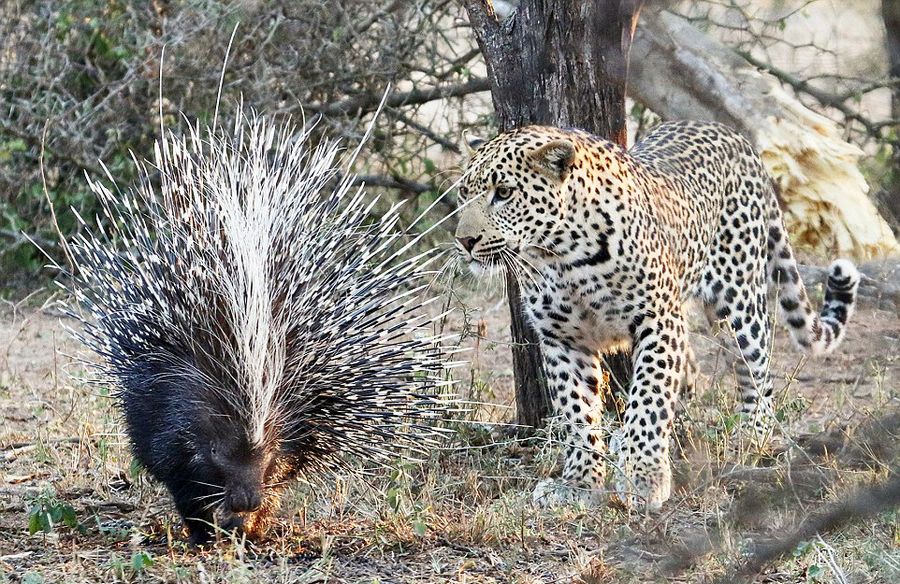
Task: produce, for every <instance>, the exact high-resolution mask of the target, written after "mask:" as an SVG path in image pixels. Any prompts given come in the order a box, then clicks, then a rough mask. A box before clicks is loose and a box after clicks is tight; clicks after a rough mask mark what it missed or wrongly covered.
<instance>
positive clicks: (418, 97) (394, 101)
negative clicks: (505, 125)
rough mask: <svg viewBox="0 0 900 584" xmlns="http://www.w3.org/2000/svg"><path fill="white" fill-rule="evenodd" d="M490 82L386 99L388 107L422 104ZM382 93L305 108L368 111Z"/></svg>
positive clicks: (324, 111)
mask: <svg viewBox="0 0 900 584" xmlns="http://www.w3.org/2000/svg"><path fill="white" fill-rule="evenodd" d="M489 89H490V84H489V83H488V80H487V79H484V78H480V77H478V78H474V79H470V80H469V81H466V82H465V83H460V84H457V85H446V86H438V87H429V88H427V89H413V90H411V91H401V92H396V93H392V94H391V95H389V96H388V98H387V100H386V101H385V105H386V106H387V107H400V106H404V105H421V104H423V103H428V102H429V101H436V100H439V99H448V98H451V97H462V96H465V95H469V94H472V93H479V92H481V91H488V90H489ZM381 98H382V96H381V94H377V93H363V94H360V95H355V96H353V97H350V98H347V99H343V100H341V101H336V102H334V103H332V104H328V105H314V104H304V106H303V108H304V109H308V110H310V111H314V112H316V113H320V114H322V115H326V116H328V115H337V114H348V113H354V112H355V113H367V112H370V111H373V110H375V108H377V107H378V104H379V103H381Z"/></svg>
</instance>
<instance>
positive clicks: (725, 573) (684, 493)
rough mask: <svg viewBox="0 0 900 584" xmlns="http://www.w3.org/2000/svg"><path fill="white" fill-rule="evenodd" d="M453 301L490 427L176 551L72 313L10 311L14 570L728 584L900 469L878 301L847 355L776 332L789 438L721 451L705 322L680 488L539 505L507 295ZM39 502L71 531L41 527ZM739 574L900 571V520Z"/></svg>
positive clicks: (886, 323)
mask: <svg viewBox="0 0 900 584" xmlns="http://www.w3.org/2000/svg"><path fill="white" fill-rule="evenodd" d="M460 294H461V296H462V297H463V298H465V299H466V303H467V304H468V305H470V306H482V307H485V309H484V310H482V311H480V312H477V311H475V312H469V313H468V314H466V315H465V316H464V313H463V311H459V312H458V313H457V315H456V316H455V317H454V319H453V320H452V321H451V322H450V325H449V326H450V327H451V328H454V329H457V330H463V329H465V330H467V331H470V332H479V333H481V334H482V336H483V337H484V338H483V339H476V338H474V337H472V336H469V337H468V338H467V339H466V340H465V341H464V343H465V344H467V345H468V346H471V347H473V351H472V352H471V353H470V355H469V356H470V358H471V359H472V363H473V366H472V368H471V370H461V371H459V372H458V376H459V377H460V378H461V379H462V382H461V384H460V387H461V389H462V390H463V392H464V393H466V394H467V396H469V397H472V398H474V399H476V400H479V401H484V402H490V403H491V404H494V405H491V406H487V405H485V406H479V407H478V408H476V411H473V412H472V413H471V414H470V417H471V418H473V419H477V420H479V422H478V423H477V424H460V425H459V427H458V432H457V434H456V436H455V438H454V439H453V440H452V441H451V442H450V443H448V444H447V445H446V448H445V449H444V450H442V451H440V452H437V453H435V454H434V456H433V457H432V458H431V459H430V460H428V461H426V462H425V463H423V464H413V463H404V464H401V465H400V466H399V468H398V470H396V471H394V472H393V473H390V474H389V473H387V472H384V471H379V472H376V473H374V475H373V476H372V477H370V478H369V479H367V480H363V479H360V478H348V480H347V481H343V482H340V483H339V484H337V485H334V487H333V488H332V489H329V490H328V491H325V492H322V491H316V490H314V489H313V488H312V487H310V486H309V485H304V484H298V485H297V486H296V487H295V488H294V489H293V490H292V491H291V492H290V493H289V494H288V495H287V497H286V500H285V504H284V506H283V509H282V513H281V523H280V525H279V529H278V530H277V531H276V533H274V534H273V536H272V538H271V539H270V540H268V541H265V542H262V543H260V544H250V543H247V542H242V541H227V540H223V541H220V542H219V543H218V544H217V545H216V546H214V547H212V548H211V549H207V550H198V549H192V548H189V547H187V546H185V545H184V544H183V543H182V541H181V539H180V537H179V533H178V531H177V529H178V521H177V516H176V515H175V513H174V510H173V508H172V506H171V505H170V503H169V501H168V498H167V496H166V494H165V493H164V491H163V490H162V489H161V488H160V487H158V486H157V485H155V484H153V483H152V482H151V481H149V480H148V478H147V477H146V476H145V475H143V474H142V473H141V472H140V471H138V470H136V469H135V468H134V467H133V466H132V463H131V458H130V455H129V452H128V449H127V445H126V444H125V442H124V439H123V435H122V434H121V429H122V426H121V424H120V421H119V419H118V414H117V412H116V409H115V404H114V402H113V401H112V400H111V399H110V398H109V397H108V395H106V394H105V393H104V392H103V391H101V390H102V388H98V387H91V386H87V385H85V384H83V383H80V382H78V381H77V377H78V374H79V369H78V366H76V365H74V364H73V363H72V359H71V358H70V357H68V356H66V355H67V354H69V353H72V352H74V351H75V350H76V348H75V347H74V346H73V344H72V342H71V341H70V340H69V339H68V337H67V335H66V333H65V332H64V331H63V329H62V326H61V324H60V322H59V320H58V318H57V317H56V316H53V315H52V314H50V313H48V312H47V311H46V310H41V309H40V308H38V307H36V306H35V305H34V301H29V302H26V303H24V304H22V305H20V306H18V307H15V308H14V307H12V306H7V307H5V308H4V310H3V312H2V315H0V416H2V418H0V419H2V431H0V432H2V433H0V456H2V463H0V464H2V466H0V469H2V473H0V582H4V581H10V582H29V583H36V582H111V581H132V582H245V581H246V582H320V581H321V582H324V581H327V582H523V583H525V582H578V583H613V582H616V583H628V582H656V581H677V582H713V581H717V580H722V579H724V580H725V581H727V582H729V583H733V582H738V581H740V580H741V578H742V577H739V576H737V575H736V574H737V572H736V571H735V570H737V569H738V568H739V567H740V566H741V565H744V564H745V563H746V557H747V555H748V554H752V553H753V552H754V550H761V549H764V547H763V545H764V543H766V542H768V541H769V540H768V539H767V538H771V537H773V536H775V537H781V536H786V535H788V534H789V533H790V532H791V531H792V530H793V529H794V527H795V526H796V525H798V523H799V522H800V521H801V520H802V519H804V518H805V517H807V516H808V515H809V514H810V513H815V512H817V511H820V510H822V509H823V508H825V507H826V506H827V504H828V503H829V502H831V501H835V500H839V499H841V498H842V497H844V496H845V495H846V494H847V493H850V492H852V491H853V490H854V489H855V488H857V487H858V486H860V485H865V484H869V483H871V482H873V481H880V480H883V479H884V478H885V477H886V476H887V474H888V469H889V467H890V466H891V465H894V464H896V462H897V455H898V447H897V444H898V442H896V441H895V438H896V437H897V436H900V427H898V422H897V420H900V415H898V412H900V397H898V389H900V384H898V380H900V319H898V317H897V315H896V314H891V313H887V312H878V311H874V310H871V309H863V310H862V311H861V312H860V313H859V314H858V316H857V317H856V319H855V321H854V322H853V326H852V328H851V329H850V332H849V335H848V339H847V342H846V343H845V345H844V346H843V348H842V349H841V350H840V351H839V353H838V354H836V355H834V356H831V357H828V358H825V359H822V360H815V361H807V360H806V359H805V358H803V357H802V356H800V355H798V354H796V353H794V352H792V351H791V350H790V349H789V346H788V343H787V341H786V338H785V335H784V334H783V333H782V332H779V334H778V338H777V339H776V347H777V349H776V359H775V363H774V365H773V369H774V374H775V376H776V380H777V387H779V388H783V390H784V391H783V392H782V394H781V397H780V401H779V404H780V413H781V416H782V425H783V437H782V438H781V439H779V440H778V441H777V442H776V443H775V445H774V447H773V450H772V451H771V452H769V453H767V454H765V455H755V454H752V453H747V452H742V451H741V450H740V448H736V447H735V445H733V444H731V445H730V444H728V442H729V440H728V435H729V434H728V432H727V431H726V430H727V428H728V427H729V425H730V424H731V423H732V422H733V420H732V419H731V417H730V416H729V415H728V412H730V411H731V408H732V403H733V399H734V397H733V394H734V392H733V380H732V379H731V378H730V376H729V374H728V372H727V371H726V369H725V367H724V364H723V363H724V359H723V356H724V349H722V348H721V347H720V344H719V342H718V341H716V340H715V339H714V338H712V337H711V336H709V335H708V334H707V333H705V332H698V333H695V334H694V339H693V342H694V346H695V350H696V353H697V355H698V357H699V358H700V360H701V367H702V369H703V373H704V375H705V376H704V378H703V380H702V382H701V385H700V394H699V395H698V396H697V398H696V399H695V400H694V401H693V402H692V403H691V404H689V405H688V406H687V408H686V411H685V413H684V415H683V416H682V423H681V424H680V428H679V438H680V441H679V448H678V456H677V459H676V461H675V476H676V483H677V488H676V490H675V494H674V496H673V498H672V500H671V501H670V502H669V503H668V504H667V505H666V506H664V508H663V510H662V512H661V513H659V514H657V515H653V516H650V517H643V516H640V515H637V514H629V513H627V512H626V511H623V510H621V509H618V508H614V507H603V508H599V509H591V510H586V509H579V508H564V509H557V510H540V509H536V508H534V507H533V506H532V505H531V503H530V492H531V488H532V487H533V486H534V483H535V482H536V480H539V479H540V478H543V477H546V476H548V475H549V474H550V473H552V472H553V471H554V470H555V468H556V462H557V454H558V448H557V445H556V440H555V437H554V435H553V433H552V432H545V433H543V434H542V435H540V436H538V437H536V438H534V439H531V440H527V441H522V440H517V439H513V438H510V437H509V433H508V432H506V431H505V430H506V428H505V427H504V426H502V425H500V424H494V423H496V422H503V421H505V420H507V419H509V418H510V417H511V416H512V412H511V410H510V408H509V406H511V400H512V398H511V394H512V392H511V383H512V378H511V370H510V364H509V356H508V351H506V350H505V347H504V343H505V342H506V340H507V337H506V335H507V332H506V308H505V304H503V303H502V301H501V299H499V298H493V297H485V296H484V295H483V294H480V293H473V292H471V291H466V290H461V291H460ZM698 328H699V326H698ZM72 375H74V376H75V377H74V378H73V377H72ZM890 414H894V416H893V417H891V416H890ZM35 509H42V510H43V511H46V512H50V513H56V514H58V515H59V517H58V519H59V520H60V523H58V524H55V525H54V526H53V527H52V529H51V530H50V531H49V533H44V532H42V531H39V532H38V533H35V534H34V535H29V534H28V527H29V519H30V517H31V516H35V517H38V514H36V513H34V512H33V511H34V510H35ZM70 509H71V511H69V510H70ZM70 513H74V517H71V516H69V514H70ZM66 519H69V523H70V524H72V525H75V527H71V526H70V525H66V521H65V520H66ZM32 521H37V519H32ZM75 522H77V524H76V523H75ZM35 525H36V526H38V525H37V524H35ZM754 578H755V579H754ZM745 579H746V580H747V581H758V582H854V583H859V582H886V583H887V582H896V581H900V519H898V515H897V514H896V512H895V511H890V512H879V513H877V514H875V515H874V516H871V517H868V518H867V519H866V520H865V521H864V522H857V523H853V524H851V525H849V526H843V527H840V528H839V529H835V530H834V531H829V532H827V533H823V534H821V536H814V537H808V538H805V539H803V540H802V541H801V542H800V543H798V544H796V545H792V546H791V551H790V552H789V553H788V554H787V555H786V556H785V557H784V558H783V559H779V560H777V561H775V562H774V563H773V564H771V565H766V566H765V568H764V569H763V572H762V575H761V576H757V577H746V578H745Z"/></svg>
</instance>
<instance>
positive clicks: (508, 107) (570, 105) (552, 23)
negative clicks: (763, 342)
mask: <svg viewBox="0 0 900 584" xmlns="http://www.w3.org/2000/svg"><path fill="white" fill-rule="evenodd" d="M640 4H641V2H640V1H638V0H582V1H579V0H524V1H523V2H522V3H521V4H520V5H519V7H518V9H517V10H516V11H515V12H514V13H513V14H512V15H510V16H508V17H507V18H505V19H503V21H502V22H501V21H500V19H499V18H498V17H497V15H496V14H495V13H494V9H493V5H492V3H491V2H489V1H485V0H466V10H467V11H468V13H469V20H470V21H471V23H472V26H473V28H474V30H475V35H476V38H477V40H478V45H479V47H480V48H481V52H482V53H483V54H484V58H485V62H486V63H487V70H488V78H489V80H490V83H491V96H492V98H493V102H494V109H495V111H496V114H497V120H498V122H499V125H500V129H501V130H509V129H511V128H515V127H517V126H522V125H527V124H547V125H553V126H562V127H577V128H583V129H586V130H589V131H591V132H593V133H595V134H597V135H599V136H602V137H604V138H607V139H609V140H613V141H615V142H618V143H619V144H622V145H625V142H626V128H625V80H626V77H627V71H628V59H627V55H628V50H629V48H630V45H631V38H632V35H633V33H634V25H635V22H636V19H637V13H638V10H639V8H640ZM507 290H508V292H509V302H510V315H511V317H512V335H513V338H512V351H513V367H514V369H513V372H514V375H515V384H516V400H517V402H516V403H517V422H518V423H519V424H523V425H527V426H539V425H541V423H542V420H543V418H544V417H545V416H546V414H547V412H549V411H550V406H549V396H548V392H547V383H546V380H545V378H544V374H543V367H542V364H541V354H540V347H539V345H538V344H537V342H538V339H537V335H536V334H535V332H534V331H533V330H532V329H531V327H530V326H529V324H528V323H527V322H526V321H525V319H524V318H523V314H522V306H521V299H520V297H519V287H518V283H517V282H516V281H515V278H514V277H512V276H509V275H508V276H507ZM607 363H608V364H609V366H610V368H611V369H612V371H610V374H611V376H612V377H614V378H615V379H616V381H618V383H619V384H621V385H622V386H624V387H627V386H628V380H629V379H630V377H631V360H630V357H629V356H628V355H620V356H610V357H607Z"/></svg>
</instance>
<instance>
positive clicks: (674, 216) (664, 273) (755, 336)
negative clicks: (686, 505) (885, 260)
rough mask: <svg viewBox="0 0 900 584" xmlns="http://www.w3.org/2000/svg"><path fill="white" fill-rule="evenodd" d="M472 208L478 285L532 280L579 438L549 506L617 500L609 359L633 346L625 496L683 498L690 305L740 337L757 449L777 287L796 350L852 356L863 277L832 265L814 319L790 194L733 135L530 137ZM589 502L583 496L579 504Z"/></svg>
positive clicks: (763, 425)
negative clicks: (509, 273)
mask: <svg viewBox="0 0 900 584" xmlns="http://www.w3.org/2000/svg"><path fill="white" fill-rule="evenodd" d="M460 195H461V198H462V199H463V200H465V201H466V202H467V203H466V204H467V206H466V208H465V209H464V210H463V211H462V213H461V215H460V219H459V226H458V230H457V233H456V235H457V245H458V247H459V248H460V251H461V253H462V254H463V256H464V258H465V260H466V261H468V262H469V263H470V265H471V267H472V268H473V269H474V270H475V271H480V270H481V269H482V268H488V267H492V266H503V267H505V268H507V269H513V270H515V271H516V272H517V273H518V275H519V281H520V284H521V286H522V296H523V300H524V303H525V307H526V312H527V314H528V316H529V318H530V320H531V322H532V324H533V325H534V327H535V328H536V330H537V331H538V333H539V337H540V339H541V349H542V352H543V356H544V364H545V370H546V374H547V377H548V380H549V383H550V386H551V389H552V392H553V406H554V408H555V409H556V413H557V414H558V415H559V416H561V417H562V418H563V419H564V421H565V423H566V424H567V427H568V437H569V438H568V446H567V453H566V461H565V467H564V470H563V480H564V483H563V484H562V485H559V486H555V487H553V488H552V489H548V488H547V484H546V483H543V484H542V485H539V487H538V489H537V490H536V492H535V495H536V497H537V498H539V499H542V500H543V501H544V502H552V501H554V500H558V499H559V498H560V497H562V498H563V499H564V500H569V499H571V498H572V497H581V498H584V496H583V494H586V495H587V496H588V499H589V500H594V499H595V498H596V495H597V494H598V493H599V492H600V491H601V490H602V489H603V481H604V476H605V471H604V468H605V463H604V459H605V458H606V456H607V455H606V451H607V445H606V441H605V440H604V438H605V435H606V432H605V430H606V429H604V428H603V427H602V423H603V412H602V403H601V402H602V399H601V396H600V395H599V392H600V389H601V380H602V371H601V364H600V363H601V356H602V355H603V354H604V353H605V352H607V351H609V350H610V349H612V348H615V347H619V346H623V345H624V346H630V347H631V348H632V350H633V365H634V376H633V380H632V383H631V387H630V389H629V390H628V395H627V397H626V400H625V401H626V404H627V405H626V410H625V414H624V419H623V425H622V427H621V429H620V430H619V432H618V436H619V439H618V440H616V442H618V443H619V447H618V448H617V450H618V464H617V465H615V466H616V468H617V469H618V472H617V480H616V489H617V491H618V492H619V494H620V497H621V498H622V499H623V500H624V501H626V502H628V503H631V504H646V505H647V506H648V507H649V508H651V509H656V508H659V506H660V505H661V504H662V503H663V502H664V501H665V500H666V499H668V498H669V494H670V489H671V487H670V483H671V471H670V464H669V437H670V434H671V429H672V421H673V415H674V408H675V403H676V400H677V399H678V396H679V394H680V393H681V391H682V390H683V386H684V385H685V384H686V383H688V380H689V378H690V377H691V374H692V371H691V368H692V366H693V358H692V353H691V350H690V348H689V346H688V343H687V329H686V325H685V317H684V314H683V309H682V304H683V302H684V301H685V300H687V299H688V298H690V297H697V298H699V299H700V300H702V302H703V303H705V305H706V307H707V308H708V314H709V315H710V316H711V318H712V319H714V320H716V321H720V322H723V323H725V324H726V326H727V328H729V329H730V331H731V333H732V335H733V338H734V340H735V342H736V345H737V348H738V350H739V353H740V356H741V358H740V359H738V360H737V362H736V364H735V370H736V373H737V378H738V383H739V386H740V387H739V389H740V393H741V399H740V402H741V403H740V411H741V412H742V413H744V414H746V417H747V418H748V419H749V420H751V421H752V425H753V426H752V427H753V428H754V429H755V431H756V434H765V432H766V431H767V427H768V425H767V420H768V419H769V418H770V416H771V414H772V411H771V410H772V403H771V402H772V381H771V379H770V377H769V375H768V367H769V354H770V338H771V337H770V330H769V329H770V325H769V317H768V311H767V305H768V300H767V291H768V286H769V284H772V285H773V286H775V287H777V289H778V304H779V307H780V311H781V318H782V321H783V322H784V323H785V324H786V325H787V326H788V328H789V329H790V331H791V333H792V336H793V339H794V341H795V342H796V345H797V346H798V347H799V348H800V349H802V350H806V351H809V352H811V353H813V354H822V353H827V352H829V351H831V350H832V349H834V347H835V346H837V345H838V343H840V341H841V339H842V337H843V335H844V331H845V328H846V327H845V325H846V323H847V320H848V319H849V318H850V315H851V313H852V312H853V307H854V301H855V295H856V289H857V286H858V283H859V274H858V272H857V270H856V268H855V267H854V266H853V264H851V263H850V262H848V261H846V260H838V261H836V262H834V263H833V264H832V265H831V268H830V271H829V279H828V286H827V289H826V296H825V305H824V307H823V308H822V311H821V313H820V314H817V313H816V312H815V311H814V310H813V308H812V307H811V305H810V302H809V300H808V298H807V295H806V292H805V290H804V287H803V283H802V281H801V280H800V277H799V273H798V271H797V265H796V261H795V260H794V257H793V252H792V250H791V247H790V245H789V243H788V240H787V237H786V234H785V230H784V224H783V221H782V215H781V211H780V209H779V207H778V204H777V201H776V196H775V192H774V189H773V182H772V180H771V178H770V177H769V176H768V174H767V173H766V171H765V169H764V167H763V164H762V162H761V161H760V159H759V157H758V156H757V155H756V153H755V152H754V151H753V148H752V147H751V145H750V144H749V143H748V142H747V141H746V140H745V139H744V138H743V137H741V136H739V135H738V134H736V133H735V132H733V131H731V130H729V129H728V128H727V127H725V126H722V125H718V124H711V123H699V122H673V123H665V124H662V125H661V126H659V127H658V128H657V129H656V130H655V131H653V132H652V133H651V134H650V135H649V136H647V138H646V139H644V140H643V141H641V142H640V143H638V144H637V145H636V146H635V147H634V148H632V149H631V150H630V151H626V150H624V149H622V148H620V147H619V146H617V145H615V144H613V143H611V142H608V141H606V140H602V139H599V138H597V137H594V136H591V135H590V134H587V133H585V132H581V131H577V130H562V129H558V128H551V127H540V126H530V127H525V128H521V129H517V130H514V131H512V132H508V133H504V134H501V135H499V136H497V137H496V138H494V139H493V140H491V141H489V142H487V143H486V144H484V145H483V146H481V147H480V148H479V149H478V150H476V151H475V152H474V153H473V156H472V159H471V161H470V163H469V165H468V168H467V171H466V175H465V178H464V180H463V182H462V185H461V187H460ZM579 493H581V494H582V495H579Z"/></svg>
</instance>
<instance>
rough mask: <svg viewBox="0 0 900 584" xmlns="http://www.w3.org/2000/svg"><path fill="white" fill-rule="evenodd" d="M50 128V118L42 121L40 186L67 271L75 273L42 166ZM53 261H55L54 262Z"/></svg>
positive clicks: (73, 260) (67, 243)
mask: <svg viewBox="0 0 900 584" xmlns="http://www.w3.org/2000/svg"><path fill="white" fill-rule="evenodd" d="M49 128H50V120H49V119H48V120H47V121H46V122H45V123H44V131H43V132H42V133H41V154H40V157H39V158H38V162H39V164H40V167H41V186H42V187H43V189H44V198H45V199H47V205H48V206H49V207H50V217H51V218H52V219H53V228H54V229H56V235H57V237H59V244H60V247H62V250H63V253H65V254H66V261H68V262H69V273H70V274H74V273H75V259H74V258H73V257H72V252H71V251H70V250H69V242H68V241H66V238H65V237H63V234H62V230H61V229H60V228H59V221H57V219H56V209H55V208H54V206H53V201H52V200H51V199H50V190H49V189H48V188H47V173H46V171H45V168H44V148H45V146H46V144H47V130H48V129H49ZM54 263H55V262H54Z"/></svg>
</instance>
